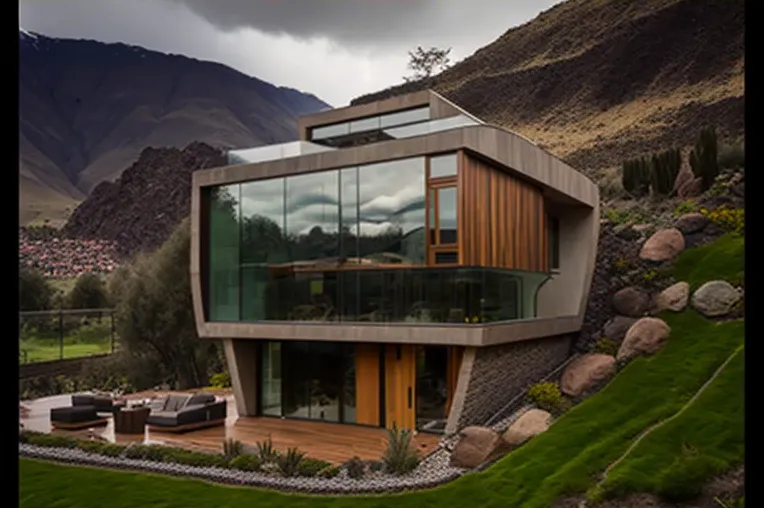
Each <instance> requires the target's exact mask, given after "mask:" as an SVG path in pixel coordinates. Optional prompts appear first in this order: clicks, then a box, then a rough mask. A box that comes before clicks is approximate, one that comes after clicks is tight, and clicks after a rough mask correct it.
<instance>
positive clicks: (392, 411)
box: [385, 344, 416, 430]
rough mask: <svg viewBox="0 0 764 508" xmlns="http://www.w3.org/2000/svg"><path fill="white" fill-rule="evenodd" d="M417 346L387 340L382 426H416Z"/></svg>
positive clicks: (408, 427) (406, 427) (407, 427)
mask: <svg viewBox="0 0 764 508" xmlns="http://www.w3.org/2000/svg"><path fill="white" fill-rule="evenodd" d="M415 389H416V346H413V345H410V344H401V345H393V344H388V345H387V350H386V354H385V426H386V427H387V428H392V427H393V425H397V427H398V428H399V429H410V430H416V403H415V402H416V393H415Z"/></svg>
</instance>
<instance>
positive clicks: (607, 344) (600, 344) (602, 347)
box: [594, 337, 618, 356]
mask: <svg viewBox="0 0 764 508" xmlns="http://www.w3.org/2000/svg"><path fill="white" fill-rule="evenodd" d="M594 352H595V353H600V354H603V355H610V356H615V355H616V354H617V353H618V344H617V343H616V342H615V341H614V340H613V339H608V338H607V337H600V338H599V339H597V342H596V343H595V344H594Z"/></svg>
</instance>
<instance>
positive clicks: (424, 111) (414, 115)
mask: <svg viewBox="0 0 764 508" xmlns="http://www.w3.org/2000/svg"><path fill="white" fill-rule="evenodd" d="M429 119H430V107H429V106H425V107H423V108H416V109H409V110H407V111H399V112H396V113H388V114H386V115H382V119H381V123H380V126H381V127H382V128H383V129H384V128H387V127H394V126H396V125H404V124H407V123H414V122H424V121H426V120H429Z"/></svg>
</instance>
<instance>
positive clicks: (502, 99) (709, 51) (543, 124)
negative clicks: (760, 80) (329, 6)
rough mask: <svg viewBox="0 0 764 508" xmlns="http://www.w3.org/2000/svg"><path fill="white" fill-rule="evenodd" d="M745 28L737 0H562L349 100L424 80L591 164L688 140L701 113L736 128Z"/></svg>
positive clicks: (595, 167) (410, 87)
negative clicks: (430, 66) (432, 65)
mask: <svg viewBox="0 0 764 508" xmlns="http://www.w3.org/2000/svg"><path fill="white" fill-rule="evenodd" d="M508 8H509V7H508ZM743 29H744V2H743V0H645V1H640V2H634V1H632V0H568V1H567V2H564V3H562V4H559V5H557V6H555V7H553V8H551V9H549V10H548V11H545V12H543V13H542V14H540V15H539V16H538V17H536V18H535V19H533V20H532V21H530V22H528V23H526V24H525V25H522V26H519V27H516V28H513V29H511V30H509V31H507V32H506V33H505V34H504V35H502V36H501V37H500V38H499V39H497V40H496V41H494V42H493V43H491V44H490V45H488V46H486V47H484V48H482V49H480V50H478V51H477V52H476V53H475V54H474V55H472V56H471V57H469V58H467V59H465V60H464V61H462V62H460V63H458V64H456V65H454V66H453V67H452V68H450V69H448V70H446V71H445V72H443V73H441V74H440V75H438V76H435V77H434V78H431V79H430V80H427V81H424V82H419V83H414V84H406V85H402V86H399V87H394V88H391V89H388V90H384V91H381V92H378V93H375V94H371V95H367V96H363V97H360V98H358V99H356V100H355V101H353V104H359V103H364V102H369V101H373V100H379V99H382V98H385V97H389V96H392V95H397V94H400V93H405V92H410V91H415V90H418V89H423V88H433V89H435V90H437V91H438V92H440V93H442V94H444V95H445V96H446V97H448V98H449V99H450V100H452V101H454V102H455V103H456V104H458V105H460V106H462V107H464V108H465V109H467V110H468V111H470V112H472V113H474V114H476V115H477V116H478V117H480V118H482V119H484V120H485V121H487V122H490V123H494V124H498V125H501V126H504V127H506V128H510V129H512V130H515V131H517V132H519V133H521V134H523V135H525V136H527V137H529V138H530V139H533V140H534V141H536V142H537V143H539V144H540V145H542V146H543V147H545V148H547V149H548V150H550V151H551V152H552V153H554V154H556V155H558V156H560V157H563V158H564V159H566V160H567V161H568V162H569V163H570V164H572V165H574V166H575V167H577V168H579V169H582V170H584V171H587V172H589V173H597V172H599V171H600V170H603V169H606V168H608V167H612V166H617V165H620V163H621V161H622V160H623V159H624V158H628V157H632V156H638V155H641V154H642V153H643V152H646V151H652V150H658V149H663V148H666V147H668V146H671V145H677V146H687V145H689V144H691V143H692V142H693V141H694V138H695V136H696V134H697V131H698V130H699V128H700V127H701V126H702V125H705V124H709V123H714V124H715V125H716V126H717V127H718V129H719V131H720V135H721V136H722V137H732V138H738V137H740V136H742V133H743V129H744V121H743V109H744V102H743V92H744V89H743V80H744V79H743V76H744V63H743V55H744V49H743V48H744V45H743V40H744V32H743Z"/></svg>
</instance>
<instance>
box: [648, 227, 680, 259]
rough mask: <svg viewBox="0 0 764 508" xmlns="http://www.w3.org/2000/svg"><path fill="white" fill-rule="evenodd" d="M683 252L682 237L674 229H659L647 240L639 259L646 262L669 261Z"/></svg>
mask: <svg viewBox="0 0 764 508" xmlns="http://www.w3.org/2000/svg"><path fill="white" fill-rule="evenodd" d="M683 250H684V236H683V235H682V232H681V231H679V230H678V229H676V228H669V229H661V230H659V231H656V232H655V234H653V236H651V237H650V238H648V239H647V241H646V242H645V244H644V245H643V246H642V251H641V252H640V253H639V257H640V258H642V259H645V260H647V261H669V260H672V259H674V258H675V257H676V256H677V255H679V254H680V253H681V252H682V251H683Z"/></svg>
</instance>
